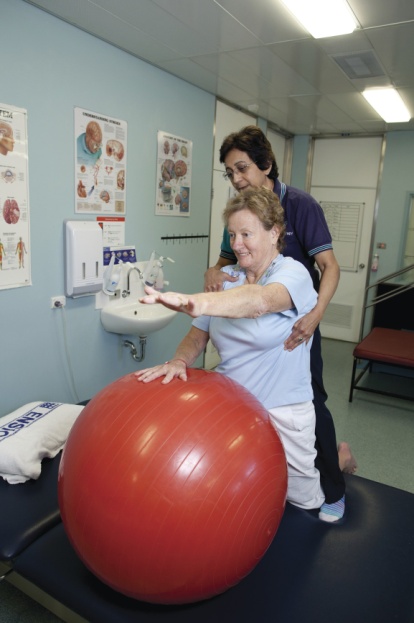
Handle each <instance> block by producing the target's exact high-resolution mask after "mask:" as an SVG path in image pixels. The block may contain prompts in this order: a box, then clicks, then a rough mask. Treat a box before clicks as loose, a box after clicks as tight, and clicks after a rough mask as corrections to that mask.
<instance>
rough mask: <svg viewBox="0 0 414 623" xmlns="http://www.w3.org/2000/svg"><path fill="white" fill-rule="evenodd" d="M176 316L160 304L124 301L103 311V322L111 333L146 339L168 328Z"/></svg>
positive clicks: (112, 304) (108, 306)
mask: <svg viewBox="0 0 414 623" xmlns="http://www.w3.org/2000/svg"><path fill="white" fill-rule="evenodd" d="M176 314H177V312H175V311H172V310H171V309H168V308H167V307H164V306H163V305H160V304H158V303H156V304H155V305H145V304H144V303H139V302H138V301H137V300H135V301H131V302H125V301H123V300H122V301H119V302H118V301H116V302H113V303H110V304H108V305H106V306H105V307H104V308H103V309H102V310H101V322H102V324H103V326H104V329H105V330H106V331H109V332H110V333H120V334H121V335H137V336H139V337H146V336H147V335H148V334H149V333H154V331H159V330H160V329H163V328H164V327H166V326H167V325H168V324H169V323H170V322H171V321H172V320H173V318H174V317H175V315H176Z"/></svg>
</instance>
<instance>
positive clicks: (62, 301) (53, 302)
mask: <svg viewBox="0 0 414 623" xmlns="http://www.w3.org/2000/svg"><path fill="white" fill-rule="evenodd" d="M65 305H66V296H63V295H61V296H52V298H51V299H50V308H51V309H59V308H60V307H65Z"/></svg>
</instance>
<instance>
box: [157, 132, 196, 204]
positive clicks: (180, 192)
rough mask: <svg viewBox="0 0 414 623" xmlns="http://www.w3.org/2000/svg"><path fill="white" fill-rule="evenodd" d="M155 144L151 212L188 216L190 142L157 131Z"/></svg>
mask: <svg viewBox="0 0 414 623" xmlns="http://www.w3.org/2000/svg"><path fill="white" fill-rule="evenodd" d="M157 143H158V151H157V188H156V206H155V214H158V215H164V216H190V198H191V159H192V148H193V144H192V141H189V140H187V139H185V138H181V137H179V136H172V135H171V134H169V133H168V132H161V131H160V132H158V135H157Z"/></svg>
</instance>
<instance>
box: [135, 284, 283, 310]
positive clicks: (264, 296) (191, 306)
mask: <svg viewBox="0 0 414 623" xmlns="http://www.w3.org/2000/svg"><path fill="white" fill-rule="evenodd" d="M145 292H146V293H147V294H146V296H144V297H142V298H141V299H140V302H141V303H147V304H150V305H151V304H154V303H161V304H162V305H164V306H165V307H168V308H169V309H173V310H175V311H179V312H183V313H185V314H188V315H189V316H191V317H192V318H197V317H198V316H202V315H207V316H220V317H222V318H258V317H259V316H263V314H271V313H276V312H282V311H286V310H288V309H292V307H293V306H294V305H293V302H292V299H291V296H290V294H289V291H288V290H287V288H286V287H285V286H284V285H282V284H281V283H271V284H268V285H265V286H261V285H257V284H246V285H242V286H238V287H235V288H231V289H230V290H224V291H221V292H200V293H198V294H182V293H179V292H158V290H154V289H153V288H150V287H148V286H146V287H145Z"/></svg>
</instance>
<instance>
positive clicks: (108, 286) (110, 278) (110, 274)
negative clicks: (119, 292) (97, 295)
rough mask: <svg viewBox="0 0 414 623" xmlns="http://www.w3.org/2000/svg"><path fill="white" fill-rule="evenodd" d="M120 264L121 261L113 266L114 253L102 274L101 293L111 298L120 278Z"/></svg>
mask: <svg viewBox="0 0 414 623" xmlns="http://www.w3.org/2000/svg"><path fill="white" fill-rule="evenodd" d="M120 264H122V261H121V260H120V261H119V263H118V264H115V253H112V256H111V261H110V262H109V264H108V266H107V268H106V270H105V272H104V276H103V287H102V290H103V292H104V293H105V294H109V296H113V295H114V294H115V290H116V288H117V286H118V283H119V280H120V278H121V270H120V269H121V267H120Z"/></svg>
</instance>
